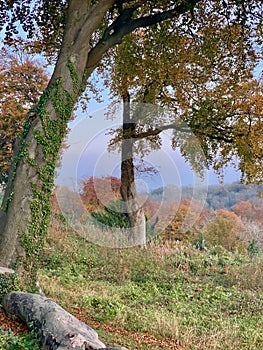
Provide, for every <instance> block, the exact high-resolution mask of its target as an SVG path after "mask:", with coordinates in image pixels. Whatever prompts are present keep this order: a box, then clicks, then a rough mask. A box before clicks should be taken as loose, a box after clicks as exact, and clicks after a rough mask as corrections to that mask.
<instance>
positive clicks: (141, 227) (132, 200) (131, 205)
mask: <svg viewBox="0 0 263 350" xmlns="http://www.w3.org/2000/svg"><path fill="white" fill-rule="evenodd" d="M134 135H135V121H134V118H133V114H132V113H131V111H130V96H129V93H128V91H126V94H124V95H123V140H122V149H121V153H122V159H121V196H122V199H123V201H124V202H125V209H126V215H127V217H128V220H129V223H130V226H131V227H130V235H129V244H132V245H145V243H146V222H145V215H144V210H143V208H142V207H141V206H140V204H139V201H138V194H137V191H136V185H135V176H134V162H133V143H134Z"/></svg>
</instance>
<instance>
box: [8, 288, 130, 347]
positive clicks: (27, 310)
mask: <svg viewBox="0 0 263 350" xmlns="http://www.w3.org/2000/svg"><path fill="white" fill-rule="evenodd" d="M2 305H3V308H4V310H5V312H6V313H7V315H8V316H9V317H11V318H12V319H15V320H17V321H20V322H23V323H26V324H27V325H28V326H31V327H32V325H33V328H34V330H35V331H36V332H37V334H38V335H39V336H40V343H41V348H42V349H43V350H85V349H86V350H91V349H106V350H107V349H108V350H110V349H115V350H125V348H123V347H122V348H110V347H106V345H105V344H104V343H102V342H101V341H100V340H99V338H98V334H97V332H95V331H94V329H92V328H91V327H89V326H87V325H86V324H85V323H83V322H81V321H79V320H78V319H77V318H76V317H74V316H73V315H71V314H70V313H68V312H67V311H66V310H64V309H63V308H62V307H60V306H59V305H58V304H56V303H55V302H54V301H52V300H51V299H48V298H46V297H44V296H41V295H37V294H31V293H23V292H12V293H9V294H7V295H6V296H5V297H4V298H3V301H2ZM126 350H127V349H126Z"/></svg>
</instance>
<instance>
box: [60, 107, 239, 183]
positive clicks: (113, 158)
mask: <svg viewBox="0 0 263 350" xmlns="http://www.w3.org/2000/svg"><path fill="white" fill-rule="evenodd" d="M102 106H104V107H105V106H106V103H105V102H104V103H103V104H97V103H96V102H94V101H92V102H91V103H90V105H89V112H88V113H83V112H82V111H80V110H78V112H77V117H76V119H75V120H74V122H73V123H71V125H70V128H71V132H70V133H69V135H68V139H67V143H68V145H69V147H68V149H67V150H65V151H64V152H63V157H62V161H61V165H62V166H61V168H60V169H58V177H57V180H56V183H58V184H63V185H68V186H70V187H72V188H76V187H78V184H79V181H80V180H83V179H84V178H87V177H89V176H98V177H100V176H108V175H112V176H117V177H119V176H120V160H121V157H120V153H118V152H109V151H108V148H107V146H108V142H109V140H110V138H111V136H109V135H106V134H107V132H108V131H109V130H110V129H112V128H114V127H116V126H119V125H121V121H122V118H121V113H119V114H116V116H115V119H114V120H111V119H107V118H106V117H105V108H102ZM106 110H107V107H106ZM90 115H92V118H90V117H89V116H90ZM162 135H163V136H162V139H163V145H162V148H161V149H160V150H158V151H154V152H152V153H151V154H150V155H148V156H146V157H144V160H145V164H146V165H147V166H149V165H150V166H153V167H154V168H155V170H156V174H148V175H144V176H141V175H137V176H138V185H139V184H140V186H142V187H146V188H149V189H153V188H158V187H161V186H165V185H170V184H173V185H176V186H186V185H198V186H199V185H200V186H203V185H204V186H206V185H207V184H210V185H211V184H219V181H220V180H219V178H218V176H217V175H216V174H215V173H214V172H213V171H212V170H210V171H207V172H205V176H204V180H202V179H201V177H200V176H199V175H198V174H197V173H195V172H194V171H193V170H192V169H191V167H190V165H189V164H188V163H186V162H185V161H184V159H183V158H182V157H181V155H180V152H179V151H178V150H176V151H174V150H172V148H171V146H170V144H171V136H170V134H169V133H168V132H165V133H162ZM239 178H240V176H239V174H238V173H237V172H236V171H235V170H234V169H233V168H231V167H230V168H226V169H225V170H224V182H225V183H231V182H233V181H238V180H239Z"/></svg>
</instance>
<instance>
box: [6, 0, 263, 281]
mask: <svg viewBox="0 0 263 350" xmlns="http://www.w3.org/2000/svg"><path fill="white" fill-rule="evenodd" d="M0 5H1V7H0V8H1V10H0V26H1V28H2V27H3V26H4V24H6V27H5V31H6V40H7V41H8V42H9V43H11V42H12V34H14V33H16V32H17V28H16V25H17V24H19V23H21V26H22V28H23V29H24V30H25V31H26V32H27V33H28V38H29V39H31V40H33V41H34V43H35V44H36V45H35V47H36V48H38V49H39V51H41V50H42V51H44V52H45V53H46V55H48V56H49V57H50V58H53V59H54V61H55V62H56V64H55V69H54V72H53V75H52V77H51V79H50V81H49V84H48V87H47V89H46V90H45V93H44V94H43V95H42V97H41V99H40V101H39V103H38V105H37V107H36V108H35V109H34V111H31V112H30V114H29V115H28V117H27V121H26V125H25V128H24V133H23V135H22V137H21V141H20V144H19V147H18V151H17V153H16V155H15V157H14V162H13V165H12V168H13V174H12V175H11V176H10V177H9V179H8V184H7V189H6V192H5V197H4V201H3V207H2V209H3V212H2V225H1V226H2V227H1V237H0V264H2V265H11V264H16V266H20V267H22V268H26V270H27V271H29V273H30V275H31V276H33V278H32V279H31V280H30V281H34V278H35V276H36V269H37V261H39V260H40V254H41V251H42V246H43V244H44V238H45V234H46V229H47V225H48V218H49V214H50V195H51V192H52V188H53V180H54V171H55V164H56V160H57V157H58V154H59V150H60V147H61V143H62V140H63V137H64V135H65V132H66V129H67V122H68V121H69V119H70V117H71V114H72V110H73V108H74V105H75V103H76V102H77V100H78V98H79V97H80V96H81V94H82V93H83V91H84V90H85V87H86V85H87V80H88V78H89V77H90V75H91V74H92V72H93V71H94V70H95V69H96V67H98V65H99V62H100V61H101V59H102V57H103V56H104V54H106V53H107V52H108V51H109V50H110V48H112V47H114V46H115V45H117V44H119V43H121V41H122V39H123V38H124V37H125V35H127V34H129V33H131V32H132V31H134V30H135V29H136V28H146V27H149V26H151V25H153V26H158V23H161V22H164V21H166V23H169V22H171V23H174V25H176V26H177V27H180V26H181V25H182V27H183V28H188V30H189V32H193V33H194V34H195V39H196V42H198V39H199V38H205V37H206V36H207V35H208V40H207V41H206V40H205V39H204V40H203V42H204V43H207V44H206V45H205V46H204V48H203V51H205V50H208V48H210V47H211V44H212V41H211V40H210V39H211V38H212V37H213V36H214V33H212V34H211V33H210V32H209V33H207V32H206V28H210V27H211V26H213V27H214V28H215V29H216V28H218V31H219V32H220V29H221V28H222V20H224V22H225V21H228V22H229V27H230V28H231V27H232V26H231V24H232V23H242V28H244V32H242V31H240V32H239V34H238V35H235V36H234V39H233V43H237V44H238V43H239V42H243V41H244V38H245V39H246V40H245V42H244V45H243V47H244V50H243V51H241V52H240V55H241V56H242V54H243V53H246V52H250V46H251V42H255V39H253V40H252V39H251V37H250V36H247V34H248V33H249V32H250V30H252V31H253V33H256V34H258V36H260V35H261V31H262V26H261V20H262V17H261V16H260V14H261V11H262V2H261V1H255V0H253V1H245V0H244V1H235V0H229V1H225V0H222V1H214V0H211V1H208V2H207V1H201V0H182V1H179V0H178V1H176V2H170V1H158V0H156V1H153V2H152V1H149V2H148V1H147V2H142V1H139V0H138V1H136V0H135V1H128V0H127V1H125V0H123V1H122V0H97V1H90V0H85V1H82V0H74V1H73V0H68V1H66V0H64V1H58V0H55V1H52V2H51V1H44V2H35V1H28V2H27V3H24V2H23V3H21V2H20V1H19V0H16V1H12V2H4V1H1V2H0ZM245 24H246V25H245ZM226 28H227V27H226ZM209 34H210V35H209ZM209 38H210V39H209ZM230 38H231V36H230V37H229V40H228V37H227V39H226V37H224V36H222V38H221V39H222V40H223V41H224V42H225V43H226V44H225V46H226V47H227V46H228V45H229V43H232V42H231V40H230ZM163 39H164V38H163ZM216 39H218V36H216ZM259 43H260V42H259ZM216 44H217V42H214V45H216ZM180 45H181V44H180ZM186 46H187V43H186ZM238 46H239V45H238ZM151 47H153V45H151ZM180 47H181V46H180ZM180 47H179V49H180ZM198 49H199V48H198ZM145 50H146V52H147V47H146V48H145ZM208 51H209V50H208ZM193 52H194V51H193ZM223 62H225V59H224V58H223ZM234 63H235V61H232V67H234ZM192 67H194V66H193V64H192ZM185 68H186V69H187V70H189V72H190V71H191V69H190V68H191V65H188V64H185ZM238 68H239V66H237V68H236V69H238ZM194 72H195V74H194V75H196V74H201V75H202V72H201V70H200V69H198V66H197V67H196V69H195V70H194ZM235 72H237V71H235ZM210 73H213V76H214V77H216V72H213V71H212V72H210ZM232 75H234V74H232ZM167 76H169V75H168V74H167ZM210 76H211V74H210ZM146 78H147V77H146ZM180 83H181V84H183V79H182V80H181V82H180ZM200 84H201V83H200ZM203 85H205V82H204V83H203ZM166 86H169V85H166ZM179 86H180V85H179V84H178V86H174V85H172V89H173V90H174V89H175V87H177V90H176V91H178V94H180V93H181V90H180V88H179ZM193 87H194V88H195V89H196V85H195V84H193ZM225 88H226V86H224V89H225ZM207 89H208V92H210V89H209V84H207ZM198 91H199V90H198ZM185 97H187V95H185V96H184V98H185ZM182 100H183V99H182ZM185 101H186V106H185V108H184V110H185V112H187V113H186V114H185V115H184V117H185V118H184V119H185V120H187V118H186V117H187V116H189V117H191V114H189V113H188V112H189V110H188V109H187V108H188V104H189V103H192V102H193V99H192V100H190V101H189V100H187V99H185ZM174 107H175V106H174ZM200 109H201V105H200V106H199V105H198V106H197V108H196V109H195V113H194V114H193V113H192V115H196V116H199V117H200V118H201V117H202V113H200ZM191 110H192V109H191ZM180 117H181V115H180ZM190 120H191V118H190ZM218 122H219V120H217V123H218ZM196 123H198V118H197V119H196ZM201 124H202V123H201ZM230 125H231V123H230V122H229V126H230ZM153 126H154V125H153ZM190 126H192V124H191V125H190ZM204 126H206V125H205V124H202V125H201V126H200V128H201V129H200V128H199V130H203V129H204ZM215 130H216V127H215ZM234 130H235V129H234ZM146 131H149V130H146ZM217 132H218V134H217V135H219V136H220V135H221V132H220V128H219V130H217ZM199 134H200V133H199ZM199 134H198V135H199ZM200 135H202V134H200ZM219 136H218V137H217V138H216V141H218V140H217V139H219V140H220V139H222V138H223V139H224V140H225V136H224V137H222V136H220V137H219ZM231 136H232V135H231ZM233 136H236V135H233ZM200 139H201V138H200ZM204 141H205V140H204ZM216 141H215V142H216ZM204 144H205V142H204ZM219 146H220V145H219ZM181 147H183V145H181ZM206 149H208V150H211V155H212V154H213V153H216V152H215V149H214V148H209V147H206ZM184 150H185V154H187V148H186V147H185V148H184ZM216 150H218V145H217V148H216ZM188 151H189V148H188ZM206 154H207V155H208V156H209V155H210V153H209V152H206ZM199 163H200V162H199ZM197 164H198V163H197ZM249 180H252V178H249Z"/></svg>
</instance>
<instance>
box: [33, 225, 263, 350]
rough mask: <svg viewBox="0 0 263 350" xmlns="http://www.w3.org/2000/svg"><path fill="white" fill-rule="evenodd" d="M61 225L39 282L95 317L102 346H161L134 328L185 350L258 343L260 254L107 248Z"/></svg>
mask: <svg viewBox="0 0 263 350" xmlns="http://www.w3.org/2000/svg"><path fill="white" fill-rule="evenodd" d="M61 226H62V224H61ZM61 230H62V231H61V232H62V233H58V232H53V235H51V236H50V237H49V240H48V244H47V246H46V249H45V254H44V263H43V268H42V269H41V271H40V276H39V277H40V281H41V285H42V286H43V289H44V292H45V293H46V294H47V295H48V296H50V297H52V298H54V299H55V300H57V301H58V302H59V303H60V304H61V305H62V306H63V307H65V308H66V309H68V310H69V311H71V312H73V313H77V312H81V314H82V316H83V317H84V319H85V320H86V321H87V322H95V324H96V327H97V328H96V329H97V331H98V332H99V335H100V337H101V338H102V340H103V341H104V342H105V343H108V344H111V345H113V344H115V343H116V344H117V343H118V344H121V345H123V346H126V347H128V348H130V349H156V350H157V349H163V347H161V346H159V347H158V342H157V343H155V345H151V346H149V344H148V343H147V342H146V343H145V345H144V344H143V341H142V342H141V341H140V340H137V341H136V337H135V336H134V337H133V338H132V337H131V334H133V335H134V332H135V333H136V334H138V339H139V338H140V335H141V336H142V334H143V333H144V334H147V335H148V336H149V337H155V338H156V339H157V340H158V339H159V341H160V342H161V340H162V339H165V340H167V341H168V340H171V341H174V343H177V344H180V345H182V346H183V345H184V346H186V348H187V349H218V350H220V349H222V350H232V349H233V350H234V349H235V350H236V349H240V350H242V349H243V350H245V349H249V350H259V349H261V348H263V332H262V328H263V317H262V314H263V293H262V290H263V276H262V269H263V257H262V255H256V256H254V257H250V256H249V255H246V254H240V253H238V252H227V251H225V250H224V249H223V248H220V247H214V248H213V249H210V250H209V251H207V252H205V253H202V252H200V251H198V250H195V249H194V248H192V247H185V246H181V245H178V246H176V247H175V248H173V249H172V248H169V247H165V246H158V245H154V244H152V245H151V246H148V247H147V248H146V249H140V248H132V249H122V250H117V249H107V248H105V247H99V246H96V245H93V244H91V243H88V242H86V241H85V240H84V239H83V238H80V237H78V236H75V235H73V234H71V233H70V232H68V231H67V230H66V228H65V227H64V228H63V229H62V227H61ZM107 325H108V326H110V327H113V328H110V329H114V330H122V329H124V330H125V334H123V333H118V332H117V333H115V334H112V331H111V330H109V331H107ZM105 329H106V330H105ZM141 338H143V337H141ZM168 348H169V347H168Z"/></svg>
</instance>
